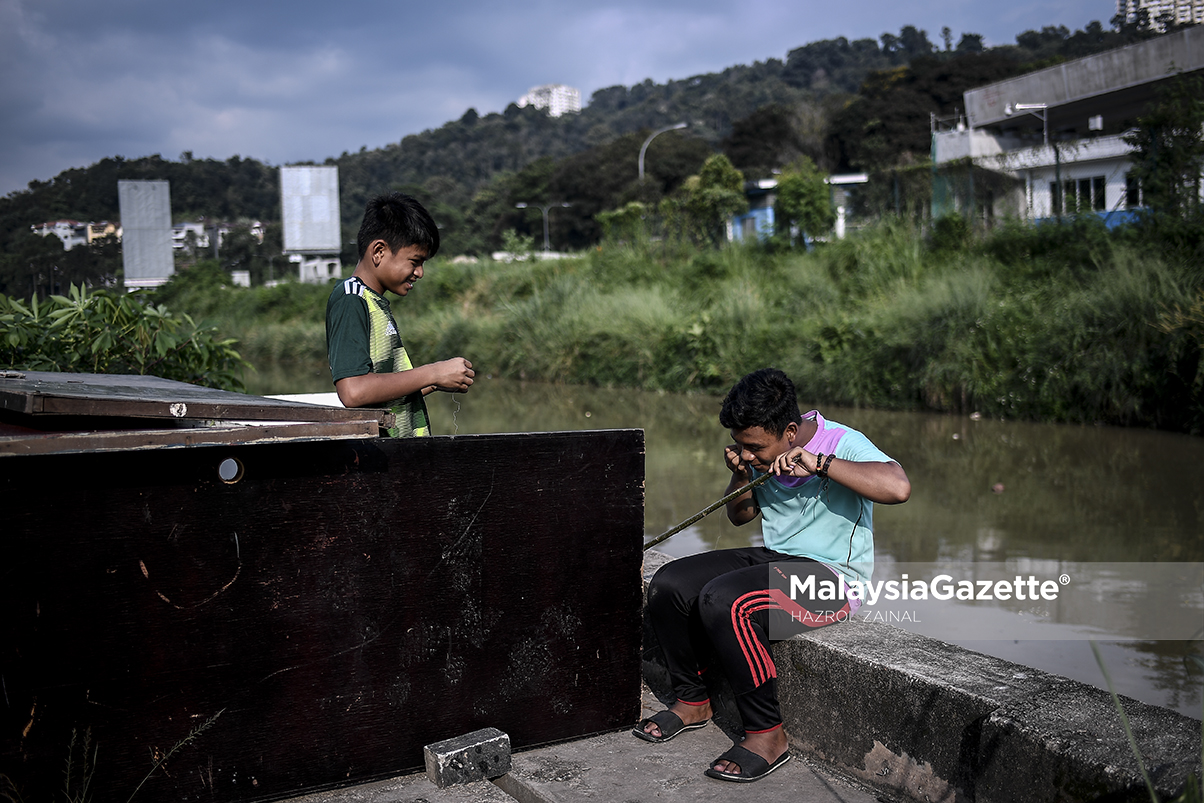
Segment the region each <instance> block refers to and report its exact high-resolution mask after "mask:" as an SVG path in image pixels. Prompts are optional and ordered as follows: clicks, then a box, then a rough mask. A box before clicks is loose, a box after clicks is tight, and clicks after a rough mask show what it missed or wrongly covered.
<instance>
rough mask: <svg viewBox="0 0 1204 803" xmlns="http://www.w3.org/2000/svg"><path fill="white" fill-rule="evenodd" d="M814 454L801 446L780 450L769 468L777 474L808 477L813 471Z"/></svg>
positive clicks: (814, 466)
mask: <svg viewBox="0 0 1204 803" xmlns="http://www.w3.org/2000/svg"><path fill="white" fill-rule="evenodd" d="M816 468H817V466H816V465H815V455H813V454H811V453H810V452H808V451H807V450H806V449H804V448H803V447H801V446H793V447H791V448H789V449H787V450H786V451H784V452H782V453H781V454H780V455H778V456H777V458H775V459H774V461H773V466H772V467H771V470H772V471H773V473H774V474H776V475H777V476H779V477H780V476H782V475H783V474H786V475H788V476H791V477H809V476H811V475H812V474H814V473H815V469H816Z"/></svg>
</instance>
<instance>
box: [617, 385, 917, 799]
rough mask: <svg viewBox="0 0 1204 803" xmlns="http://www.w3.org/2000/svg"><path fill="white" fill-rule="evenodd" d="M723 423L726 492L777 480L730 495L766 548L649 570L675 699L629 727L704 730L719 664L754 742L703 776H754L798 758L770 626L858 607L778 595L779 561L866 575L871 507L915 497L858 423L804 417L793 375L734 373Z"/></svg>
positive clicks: (802, 570)
mask: <svg viewBox="0 0 1204 803" xmlns="http://www.w3.org/2000/svg"><path fill="white" fill-rule="evenodd" d="M719 422H720V424H722V425H723V426H724V427H725V428H727V429H728V430H730V431H731V435H732V439H733V440H734V441H735V443H734V444H732V445H730V446H728V447H727V448H726V449H725V452H724V459H725V461H726V463H727V467H728V469H729V470H730V471H731V473H732V476H731V481H730V482H729V483H728V489H727V493H731V492H733V491H735V490H736V489H737V488H740V487H741V486H743V485H746V484H747V483H749V482H750V481H752V480H753V479H754V478H755V477H757V476H758V475H761V474H765V473H767V472H769V473H772V474H773V475H774V477H773V478H772V479H770V480H768V481H767V482H765V483H763V484H762V485H760V486H759V487H757V488H755V489H753V490H752V491H749V492H747V493H745V494H742V495H741V496H739V497H737V498H735V499H733V500H732V501H730V502H728V504H727V516H728V519H729V520H731V522H732V523H733V524H736V525H740V524H747V523H748V522H750V521H752V520H753V519H755V518H756V517H757V515H758V514H759V515H760V516H761V531H762V534H763V536H764V542H765V546H763V547H745V548H741V549H725V550H717V551H714V552H703V553H701V554H698V555H692V556H690V557H686V558H680V559H678V560H675V561H672V562H670V563H667V564H666V565H665V566H664V567H662V568H661V570H660V571H658V572H657V573H656V576H655V577H653V578H652V583H651V585H650V586H649V589H648V616H649V618H650V619H651V621H652V625H653V627H654V629H655V630H656V635H657V638H658V640H659V641H660V644H661V646H662V647H663V648H664V651H665V658H666V661H667V663H668V667H669V675H670V678H671V679H672V681H673V687H674V691H675V693H676V694H677V701H676V702H674V703H673V705H672V706H670V707H669V709H668V710H667V711H661V712H660V713H658V714H656V715H655V716H652V717H649V718H648V719H645V720H643V721H641V722H640V723H639V724H638V725H637V726H636V728H635V730H634V731H633V733H634V734H635V735H636V736H638V737H640V738H641V739H644V740H646V741H650V742H663V741H667V740H669V739H672V738H673V737H674V736H676V735H677V734H678V733H681V732H683V731H687V730H693V729H695V728H701V727H703V726H705V725H706V723H707V721H708V720H709V719H710V716H711V703H710V699H709V697H708V695H707V690H706V686H705V685H704V683H703V680H702V678H703V674H702V673H703V672H704V671H705V670H706V668H707V664H708V662H714V663H715V664H716V665H717V666H719V667H720V668H722V669H723V671H724V674H725V675H726V677H727V678H728V680H729V681H730V682H731V685H732V690H733V691H734V692H735V695H736V706H737V708H738V709H739V711H740V717H741V719H742V720H743V723H744V729H745V737H744V739H743V741H742V742H741V743H738V744H734V745H732V748H731V749H730V750H728V751H727V752H726V753H724V754H723V755H721V756H719V758H717V759H715V760H714V761H712V762H711V765H710V767H708V769H707V770H706V774H707V775H709V776H711V777H712V778H718V779H720V780H724V781H737V782H748V781H756V780H758V779H760V778H763V777H765V776H766V775H768V774H769V773H771V772H773V771H774V770H775V769H777V768H778V767H780V766H781V765H782V764H784V763H786V762H787V761H788V760H789V759H790V754H789V753H788V752H787V745H786V734H785V733H783V732H782V714H781V711H780V709H779V707H778V699H777V670H776V667H775V666H774V663H773V658H772V656H771V655H770V652H769V644H770V639H769V633H770V629H771V627H772V628H774V629H775V630H778V629H779V628H781V630H788V629H789V628H790V627H792V626H795V627H796V629H797V624H798V622H800V621H803V622H805V623H807V624H808V625H809V626H813V627H818V626H822V625H824V624H829V623H831V622H833V621H839V619H841V618H847V617H848V616H849V615H851V614H852V613H854V612H855V611H856V607H858V606H859V605H860V603H859V601H858V600H856V598H855V597H852V596H851V595H849V599H848V601H847V602H846V603H845V608H843V609H842V610H840V611H834V612H833V611H823V612H821V611H819V610H817V609H816V608H812V607H808V603H807V602H805V601H802V602H801V605H802V606H803V607H801V608H800V607H798V606H797V605H795V604H794V603H793V602H792V601H791V600H790V599H789V598H788V597H785V596H784V595H782V594H781V593H780V592H776V589H777V588H778V585H777V584H775V583H771V582H770V571H771V566H770V564H774V563H777V564H782V563H789V564H790V565H789V568H788V571H789V572H790V573H791V574H793V575H796V576H799V577H800V578H802V577H803V576H804V575H807V574H811V575H814V576H815V578H816V580H817V581H822V580H828V581H832V580H834V579H838V580H839V581H840V582H844V581H848V580H861V581H868V580H869V574H870V573H871V572H872V571H873V559H874V533H873V519H872V510H873V503H874V502H880V503H883V504H897V503H899V502H906V501H907V499H908V497H909V496H910V495H911V483H910V482H909V481H908V479H907V474H906V473H904V471H903V469H902V467H901V466H900V465H899V464H898V463H896V462H894V461H893V460H891V458H889V457H887V456H886V455H885V454H883V453H882V452H881V451H879V450H878V448H877V447H876V446H874V445H873V444H872V443H870V441H869V439H867V438H866V437H865V436H864V435H862V434H861V433H860V432H857V431H856V430H854V429H851V428H849V427H846V426H843V425H842V424H837V423H835V422H833V421H825V420H824V418H823V416H821V415H820V414H819V412H818V411H816V410H812V411H811V412H809V413H807V414H806V415H805V416H803V415H800V414H799V409H798V402H797V400H796V396H795V391H794V384H793V383H792V382H791V381H790V379H789V378H788V377H787V376H786V375H785V374H784V373H782V372H781V371H778V370H776V369H773V368H763V369H761V370H759V371H755V372H753V373H751V374H749V375H748V376H746V377H744V378H743V379H741V380H740V381H739V382H737V383H736V385H735V387H733V388H732V389H731V391H730V392H729V393H728V394H727V398H725V399H724V400H723V408H722V410H721V412H720V413H719ZM845 588H846V589H847V588H848V586H847V584H846V585H845ZM825 604H826V605H827V606H829V607H830V606H831V603H830V602H829V603H825ZM838 604H839V603H838ZM817 607H818V606H817ZM800 614H801V616H800ZM771 623H772V624H771ZM779 632H781V631H780V630H779Z"/></svg>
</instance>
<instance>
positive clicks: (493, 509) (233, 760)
mask: <svg viewBox="0 0 1204 803" xmlns="http://www.w3.org/2000/svg"><path fill="white" fill-rule="evenodd" d="M226 459H236V460H237V461H239V463H240V464H241V467H242V469H243V472H242V475H241V478H240V479H239V480H238V481H237V482H234V483H232V484H227V483H226V482H223V481H222V480H221V479H220V478H219V477H218V475H217V467H218V465H219V463H220V462H221V461H223V460H226ZM0 506H2V508H3V510H4V511H5V518H4V524H3V530H2V532H3V535H2V536H0V685H2V687H3V698H2V699H0V702H2V703H3V707H2V708H0V712H2V713H0V774H4V775H7V776H9V777H10V778H12V779H13V780H14V781H15V782H16V783H17V785H18V787H19V788H20V789H21V792H22V795H23V796H24V799H25V800H31V801H33V800H49V799H50V798H51V796H52V791H53V790H60V789H61V788H62V787H63V783H64V766H65V760H66V757H67V755H68V751H69V747H70V745H71V743H72V733H73V732H75V733H76V745H77V753H76V757H77V761H78V759H79V756H80V753H79V748H80V747H81V746H82V741H83V738H84V734H90V737H89V738H90V739H91V743H92V745H93V746H95V747H97V748H98V752H97V754H96V766H95V775H94V777H93V779H92V787H91V788H92V796H93V799H96V800H125V799H126V798H127V797H129V795H130V793H131V792H132V791H133V790H134V788H135V787H136V786H137V784H138V783H139V781H140V780H141V779H142V778H143V777H144V776H145V775H146V773H147V772H148V771H149V770H150V769H151V767H152V763H151V762H152V757H153V756H156V755H163V754H164V753H166V752H167V751H169V750H170V749H171V748H172V746H173V745H175V744H176V743H177V742H179V741H180V740H181V739H183V738H184V737H186V735H187V734H188V733H189V732H190V730H191V729H193V728H195V727H196V726H197V725H198V724H200V723H202V722H205V721H207V720H209V719H210V718H212V717H214V716H215V715H218V713H219V712H220V715H218V716H217V719H216V720H215V721H214V722H213V724H212V725H211V727H209V728H208V729H207V730H206V731H205V732H204V733H202V734H200V735H199V736H197V737H196V738H195V739H194V740H193V741H191V742H190V743H188V744H186V745H185V746H183V747H182V748H181V749H180V750H179V751H178V752H177V753H176V754H175V755H174V756H173V757H172V758H171V759H170V760H169V761H168V762H167V764H166V766H165V767H163V768H161V769H160V770H158V771H156V772H155V773H154V774H153V775H152V776H151V777H150V779H149V780H147V781H146V783H145V785H144V786H143V787H142V789H141V790H140V791H139V793H138V797H137V799H138V800H148V801H155V800H171V801H184V800H205V801H243V800H260V799H271V798H279V797H285V796H290V795H296V794H301V793H303V792H306V791H311V790H316V789H321V788H326V787H331V786H337V785H342V784H347V783H354V782H361V781H365V780H369V779H373V778H379V777H387V776H389V775H393V774H396V773H399V772H402V771H405V770H409V769H417V768H419V767H420V766H421V765H422V746H423V745H425V744H428V743H431V742H434V741H438V740H442V739H446V738H449V737H452V736H456V735H459V734H463V733H466V732H469V731H472V730H475V729H478V728H482V727H487V726H493V727H497V728H500V729H502V730H503V731H505V732H507V733H508V734H509V735H510V737H511V739H512V740H513V743H514V744H515V746H516V747H518V748H522V747H525V746H531V745H535V744H540V743H546V742H549V741H555V740H561V739H567V738H572V737H575V736H582V735H585V734H589V733H594V732H599V731H604V730H609V729H615V728H621V727H630V725H631V724H632V723H633V722H635V720H636V718H637V717H638V713H639V670H640V654H639V625H640V618H639V612H640V576H639V573H640V559H641V557H642V554H641V549H640V544H641V541H642V532H643V433H642V432H640V431H638V430H619V431H608V432H584V433H550V434H534V435H489V436H469V437H456V438H446V437H441V438H420V439H405V440H394V439H387V438H386V439H380V438H377V439H362V440H343V441H318V442H309V443H275V444H261V445H243V446H215V447H199V448H196V449H186V450H154V451H141V452H122V451H118V452H109V453H98V454H58V455H42V456H30V457H15V458H9V459H5V460H3V461H0Z"/></svg>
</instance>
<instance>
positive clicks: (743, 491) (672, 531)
mask: <svg viewBox="0 0 1204 803" xmlns="http://www.w3.org/2000/svg"><path fill="white" fill-rule="evenodd" d="M794 462H795V463H801V462H803V456H802V455H798V456H797V457H795V458H794ZM772 476H774V474H773V473H772V472H769V471H767V472H765V473H764V474H762V475H761V476H759V477H757V478H756V479H755V480H753V481H752V482H750V483H748V484H747V485H745V486H744V487H742V488H737V489H736V490H734V491H732V492H731V493H730V494H728V495H727V496H725V497H723V498H722V499H720V500H719V501H717V502H713V503H712V504H710V505H708V506H707V507H706V508H705V509H703V510H700V511H698V512H697V513H695V514H694V515H693V516H691V517H690V518H688V519H686V520H685V521H683V522H682V523H681V524H679V525H677V526H676V527H672V528H670V529H668V530H666V531H665V532H663V533H661V534H660V535H658V536H657V537H656V538H653V539H652V540H651V541H649V542H648V543H646V544H644V551H645V552H647V551H648V550H649V549H651V548H652V547H654V546H656V545H657V544H659V543H660V542H661V541H664V540H665V539H667V538H669V537H670V536H673V535H677V534H678V533H679V532H681V531H682V530H684V529H686V528H687V527H689V526H690V525H691V524H693V523H694V522H696V521H698V520H699V519H704V518H706V517H707V516H709V515H711V514H712V513H714V512H715V511H716V510H718V509H719V508H721V507H723V506H724V505H726V504H727V503H728V502H730V501H732V500H733V499H736V498H738V497H741V496H743V495H744V494H746V493H748V492H749V491H751V490H752V489H753V488H756V487H757V486H758V485H761V484H763V483H764V482H765V481H766V480H768V479H769V478H770V477H772Z"/></svg>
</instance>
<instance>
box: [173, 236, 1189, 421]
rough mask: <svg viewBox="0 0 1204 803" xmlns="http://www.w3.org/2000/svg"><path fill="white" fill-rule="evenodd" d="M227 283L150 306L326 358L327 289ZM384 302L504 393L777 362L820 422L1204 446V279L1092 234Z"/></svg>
mask: <svg viewBox="0 0 1204 803" xmlns="http://www.w3.org/2000/svg"><path fill="white" fill-rule="evenodd" d="M220 283H221V279H220V277H214V276H211V275H207V274H205V273H204V272H203V271H202V272H199V273H195V274H194V275H191V276H190V275H189V274H187V273H186V274H184V275H182V276H181V277H180V278H179V279H177V280H173V282H171V283H169V285H167V286H166V287H165V288H164V289H163V290H161V291H160V298H162V299H163V300H164V301H165V302H166V303H167V305H168V306H169V308H172V309H179V311H183V312H188V313H190V314H191V315H193V316H194V317H203V318H206V319H210V320H213V321H214V322H216V323H217V324H218V326H219V328H220V329H221V331H222V332H223V333H225V334H228V335H230V336H233V337H237V338H238V339H239V341H240V343H239V349H240V351H241V353H242V354H243V356H244V357H246V358H247V359H248V360H250V361H251V363H252V364H254V365H256V366H257V367H259V368H260V369H262V370H271V369H273V368H275V367H277V366H280V365H287V364H298V365H308V364H312V363H314V362H320V361H321V360H322V358H323V357H324V353H325V338H324V332H323V326H324V324H323V320H324V317H323V315H324V310H325V303H326V296H327V295H328V292H329V289H328V288H325V287H307V286H301V285H291V284H290V285H283V286H280V287H276V288H252V289H240V288H226V289H222V288H221V287H220V286H219V285H220ZM394 302H395V303H394V312H395V315H396V317H397V321H398V326H399V328H400V329H401V331H402V335H403V337H404V338H405V341H406V344H407V348H408V350H409V351H410V353H411V355H412V356H413V357H414V358H415V359H416V360H418V361H422V362H427V361H432V360H438V359H443V358H446V357H450V356H455V355H464V356H466V357H468V358H469V359H470V360H472V361H473V363H474V365H475V366H476V367H477V369H478V371H479V372H480V373H482V374H485V373H488V374H492V375H494V376H502V377H508V378H516V379H530V380H543V381H552V382H568V383H573V384H581V385H598V386H607V387H626V388H639V389H646V390H669V391H675V392H690V391H702V392H722V391H724V390H726V389H727V387H729V386H730V385H731V384H732V383H733V382H734V381H735V380H736V379H737V378H739V377H740V376H742V375H743V374H744V373H746V372H747V371H749V370H752V369H755V368H758V367H761V366H763V365H777V366H778V367H780V368H782V369H783V370H785V371H786V372H787V373H789V374H790V375H791V377H792V378H794V379H795V381H796V382H797V383H798V384H799V386H800V387H803V388H805V389H806V391H807V392H806V395H807V396H808V397H809V398H812V399H815V400H817V401H820V402H824V403H827V404H839V405H848V406H859V407H875V408H881V409H892V410H933V411H940V412H954V413H971V412H977V413H980V414H982V415H984V416H988V417H993V418H1007V419H1018V420H1038V421H1055V422H1088V423H1099V422H1102V423H1112V424H1121V425H1129V426H1141V427H1157V428H1162V429H1169V430H1175V431H1184V432H1199V431H1201V429H1202V428H1204V395H1202V391H1204V362H1202V360H1201V346H1202V345H1204V268H1202V266H1201V265H1200V264H1199V263H1198V261H1193V260H1191V259H1187V258H1185V257H1183V256H1182V255H1176V253H1175V252H1173V251H1172V250H1167V249H1160V248H1157V247H1153V246H1152V245H1151V243H1149V242H1142V241H1140V239H1139V238H1138V237H1136V235H1134V234H1133V233H1132V232H1128V233H1110V232H1108V231H1106V230H1105V229H1103V227H1102V225H1099V224H1097V223H1094V222H1092V221H1091V220H1084V221H1080V222H1075V223H1069V222H1068V223H1067V224H1065V225H1063V226H1054V225H1046V226H1039V227H1021V226H1015V227H1011V226H1005V227H1001V228H999V229H997V230H996V231H995V232H993V233H992V234H990V235H989V236H988V237H987V238H986V239H983V240H974V239H972V238H970V237H968V236H957V237H953V236H945V237H943V238H937V239H934V238H932V237H927V236H925V235H924V234H923V233H921V232H920V231H919V230H917V229H914V228H911V227H909V226H906V225H903V224H899V223H894V224H890V223H888V224H883V225H880V226H877V227H874V228H871V229H867V230H864V231H861V232H858V233H857V234H856V236H851V237H849V238H848V239H846V240H842V241H839V242H835V243H830V244H826V245H824V246H822V247H820V248H817V249H816V250H814V251H812V252H800V251H794V250H778V249H775V248H772V247H766V246H749V247H738V246H729V247H727V248H725V249H723V250H718V251H703V252H699V251H694V250H686V249H682V248H680V247H675V246H671V245H667V244H663V243H641V244H610V243H608V244H605V245H603V246H600V247H599V248H598V249H596V250H594V251H591V252H589V254H588V255H587V256H586V257H585V258H584V259H573V260H564V261H557V260H549V261H532V262H512V263H499V262H493V261H488V260H486V261H481V262H476V263H452V262H450V261H443V260H441V259H436V260H434V261H432V262H431V263H430V265H429V266H428V270H427V274H426V276H425V277H424V278H423V279H422V281H421V282H420V284H419V285H418V287H417V288H416V290H415V292H413V293H412V294H410V295H409V296H407V297H406V298H405V299H404V300H400V299H394ZM288 390H294V392H295V389H288Z"/></svg>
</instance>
